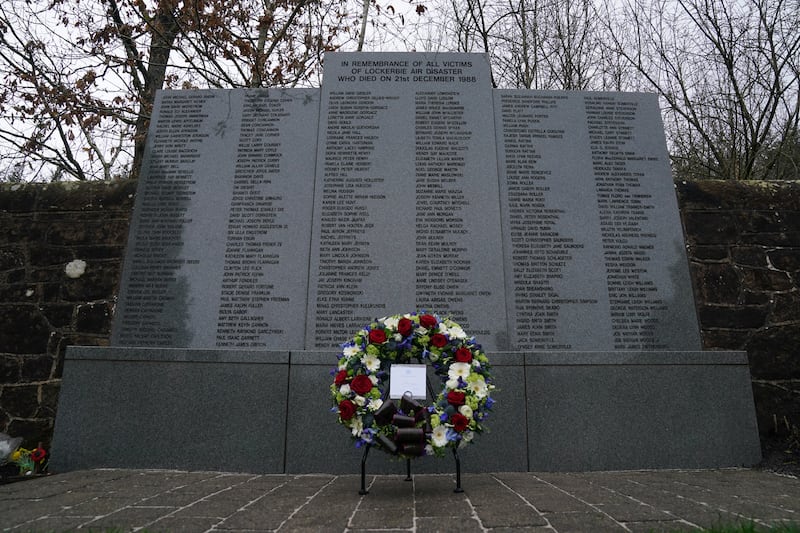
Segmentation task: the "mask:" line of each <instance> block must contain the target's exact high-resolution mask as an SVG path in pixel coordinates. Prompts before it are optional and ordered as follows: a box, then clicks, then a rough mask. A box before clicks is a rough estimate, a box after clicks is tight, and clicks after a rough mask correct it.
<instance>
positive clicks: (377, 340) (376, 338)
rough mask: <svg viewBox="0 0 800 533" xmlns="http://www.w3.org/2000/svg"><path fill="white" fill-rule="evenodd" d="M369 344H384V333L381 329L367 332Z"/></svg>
mask: <svg viewBox="0 0 800 533" xmlns="http://www.w3.org/2000/svg"><path fill="white" fill-rule="evenodd" d="M369 342H371V343H372V344H383V343H384V342H386V332H385V331H383V330H382V329H371V330H370V331H369Z"/></svg>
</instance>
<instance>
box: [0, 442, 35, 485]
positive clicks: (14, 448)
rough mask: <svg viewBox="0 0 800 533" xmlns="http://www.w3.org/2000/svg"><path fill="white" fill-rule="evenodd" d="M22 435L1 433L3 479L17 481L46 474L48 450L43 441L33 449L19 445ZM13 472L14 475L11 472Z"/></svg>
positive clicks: (0, 457)
mask: <svg viewBox="0 0 800 533" xmlns="http://www.w3.org/2000/svg"><path fill="white" fill-rule="evenodd" d="M21 442H22V438H21V437H16V438H11V437H9V436H8V435H6V434H5V433H0V467H3V472H2V480H3V481H6V480H10V481H16V480H20V479H26V478H29V477H33V476H37V475H41V474H44V473H45V471H46V470H47V461H46V458H47V451H45V449H44V448H42V445H41V443H40V444H39V445H38V446H37V447H36V448H34V449H33V450H28V449H26V448H21V447H19V444H20V443H21ZM10 472H13V475H12V474H11V473H10Z"/></svg>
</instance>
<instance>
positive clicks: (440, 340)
mask: <svg viewBox="0 0 800 533" xmlns="http://www.w3.org/2000/svg"><path fill="white" fill-rule="evenodd" d="M431 344H433V345H434V346H436V347H437V348H444V347H445V346H446V345H447V337H445V336H444V335H442V334H441V333H434V334H433V335H431Z"/></svg>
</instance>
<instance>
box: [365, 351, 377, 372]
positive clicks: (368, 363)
mask: <svg viewBox="0 0 800 533" xmlns="http://www.w3.org/2000/svg"><path fill="white" fill-rule="evenodd" d="M362 361H363V362H364V366H365V367H367V370H369V371H370V372H377V371H378V370H380V368H381V360H380V359H378V356H377V355H372V354H367V355H365V356H364V358H363V359H362Z"/></svg>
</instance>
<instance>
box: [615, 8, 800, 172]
mask: <svg viewBox="0 0 800 533" xmlns="http://www.w3.org/2000/svg"><path fill="white" fill-rule="evenodd" d="M609 14H610V15H609V20H613V21H614V22H613V23H612V24H611V25H610V26H609V30H610V31H609V32H608V35H609V37H610V38H611V39H610V41H609V43H611V44H612V45H613V50H614V51H615V52H616V53H617V54H618V55H619V56H620V57H623V58H625V59H626V60H627V61H628V62H629V64H630V65H631V66H633V67H634V68H635V69H636V70H637V72H638V73H639V74H640V75H641V76H642V77H643V78H644V79H645V80H646V82H647V85H648V87H649V88H650V89H652V90H655V91H656V92H658V94H659V95H660V96H661V98H662V99H663V101H664V102H665V103H666V106H667V110H666V113H665V126H666V129H667V131H668V135H669V139H670V144H671V146H670V148H671V152H672V158H673V164H674V168H675V170H676V174H677V175H678V176H679V177H686V178H718V179H750V178H753V177H758V176H763V175H769V173H770V171H771V169H773V168H774V167H775V165H776V164H777V163H778V161H780V154H784V155H785V154H786V153H787V150H786V149H787V148H788V147H790V145H791V143H792V142H796V141H792V139H796V132H797V124H798V110H799V108H798V105H799V104H798V89H800V68H798V67H800V63H798V59H799V58H800V54H799V53H798V52H800V32H798V31H797V28H798V27H800V9H798V4H797V2H796V0H735V1H734V2H725V1H722V0H628V1H627V2H625V3H624V4H623V5H622V7H621V8H620V9H617V10H616V11H612V10H611V9H609ZM787 143H789V144H787Z"/></svg>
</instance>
